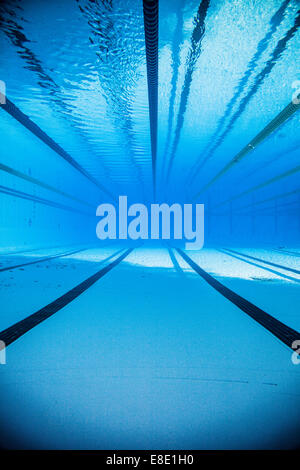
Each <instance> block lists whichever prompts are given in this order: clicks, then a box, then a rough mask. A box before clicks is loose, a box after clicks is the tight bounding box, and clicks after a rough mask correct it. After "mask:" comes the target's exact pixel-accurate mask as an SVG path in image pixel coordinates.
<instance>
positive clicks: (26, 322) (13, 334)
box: [0, 248, 133, 346]
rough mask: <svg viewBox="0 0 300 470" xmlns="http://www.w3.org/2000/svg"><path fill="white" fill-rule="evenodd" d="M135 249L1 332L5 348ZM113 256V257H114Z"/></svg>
mask: <svg viewBox="0 0 300 470" xmlns="http://www.w3.org/2000/svg"><path fill="white" fill-rule="evenodd" d="M132 250H133V248H130V249H128V250H126V251H125V253H123V254H122V255H120V256H119V257H118V258H117V259H116V260H114V261H113V262H112V263H110V264H109V265H107V266H105V267H104V268H102V269H100V270H99V271H98V272H96V273H95V274H93V275H92V276H90V277H88V278H87V279H86V280H85V281H83V282H81V283H80V284H78V285H77V286H76V287H73V289H71V290H69V291H68V292H66V293H65V294H63V295H62V296H60V297H58V298H57V299H56V300H54V301H53V302H51V303H50V304H48V305H46V306H45V307H43V308H41V309H40V310H38V311H37V312H35V313H33V314H32V315H29V316H28V317H26V318H24V319H23V320H21V321H19V322H17V323H15V324H14V325H12V326H10V327H9V328H6V329H5V330H3V331H1V332H0V341H4V343H5V346H8V345H9V344H11V343H13V342H14V341H16V340H17V339H18V338H20V336H23V335H24V334H25V333H27V331H29V330H32V328H34V327H35V326H37V325H38V324H39V323H41V322H43V321H45V320H47V318H49V317H51V316H52V315H54V314H55V313H56V312H58V311H59V310H61V309H62V308H63V307H65V306H66V305H68V304H69V303H70V302H72V301H73V300H74V299H76V298H77V297H79V296H80V295H81V294H82V293H83V292H85V291H86V290H87V289H88V288H89V287H91V286H92V285H93V284H95V282H97V281H98V280H99V279H100V278H101V277H103V276H104V275H105V274H107V273H108V272H109V271H110V270H111V269H113V268H114V267H115V266H117V265H118V264H119V263H121V261H123V259H124V258H126V256H128V255H129V253H131V251H132ZM119 252H120V250H119V251H117V253H119ZM117 253H114V255H112V256H116V254H117ZM112 256H111V257H112Z"/></svg>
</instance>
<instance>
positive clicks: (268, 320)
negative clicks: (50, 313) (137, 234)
mask: <svg viewBox="0 0 300 470" xmlns="http://www.w3.org/2000/svg"><path fill="white" fill-rule="evenodd" d="M176 250H177V252H178V253H179V254H180V255H181V256H182V258H183V259H184V260H185V261H186V262H187V263H188V264H189V265H190V266H191V268H193V270H194V271H196V273H197V274H199V275H200V276H201V277H202V278H203V279H204V280H205V281H206V282H207V283H208V284H209V285H210V286H211V287H213V288H214V289H215V290H216V291H218V292H219V293H220V294H222V295H223V297H225V298H226V299H228V300H230V302H232V303H233V304H234V305H236V306H237V307H238V308H240V309H241V310H242V311H243V312H245V313H246V314H247V315H249V316H250V317H251V318H253V320H255V321H256V322H257V323H259V324H260V325H262V326H263V327H264V328H266V329H267V330H268V331H269V332H270V333H272V334H273V335H274V336H276V338H278V339H279V340H280V341H282V342H283V343H284V344H285V345H286V346H288V347H289V348H291V349H292V350H293V351H294V349H293V348H292V344H293V342H294V341H295V340H300V333H299V332H298V331H296V330H293V328H290V327H289V326H287V325H285V324H284V323H282V322H281V321H279V320H276V318H274V317H272V315H270V314H269V313H267V312H265V311H264V310H262V309H260V308H259V307H257V306H256V305H254V304H252V303H251V302H249V301H248V300H246V299H244V298H243V297H241V296H240V295H238V294H236V293H235V292H234V291H232V290H231V289H229V288H228V287H225V286H224V285H223V284H221V282H219V281H217V280H216V279H215V278H214V277H212V276H211V275H210V274H208V273H207V272H206V271H204V269H202V268H200V266H199V265H198V264H196V263H195V262H194V261H193V260H192V259H191V258H190V257H189V256H188V255H187V254H186V253H184V251H182V250H181V249H180V248H176ZM0 337H1V335H0Z"/></svg>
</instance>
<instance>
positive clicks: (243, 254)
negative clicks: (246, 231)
mask: <svg viewBox="0 0 300 470" xmlns="http://www.w3.org/2000/svg"><path fill="white" fill-rule="evenodd" d="M223 250H225V251H229V252H230V253H235V254H236V255H240V256H244V257H245V258H249V259H254V260H255V261H260V262H261V263H265V264H268V265H269V266H274V267H275V268H280V269H284V270H285V271H290V272H291V273H295V274H300V271H299V270H298V269H294V268H289V267H287V266H282V264H276V263H272V262H271V261H267V260H265V259H261V258H256V257H255V256H250V255H245V253H241V252H240V251H236V250H230V249H229V248H223Z"/></svg>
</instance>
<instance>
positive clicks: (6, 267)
mask: <svg viewBox="0 0 300 470" xmlns="http://www.w3.org/2000/svg"><path fill="white" fill-rule="evenodd" d="M89 249H90V248H80V250H73V251H67V252H64V253H60V254H58V255H53V256H46V257H45V258H39V259H35V260H34V261H29V262H28V263H22V264H15V265H14V266H5V267H4V268H0V273H2V272H4V271H10V270H11V269H17V268H23V267H24V266H29V265H30V264H37V263H44V262H45V261H51V260H52V259H56V258H63V257H64V256H70V255H74V254H75V253H80V252H81V251H86V250H89Z"/></svg>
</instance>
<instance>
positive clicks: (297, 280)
mask: <svg viewBox="0 0 300 470" xmlns="http://www.w3.org/2000/svg"><path fill="white" fill-rule="evenodd" d="M217 251H219V252H220V253H223V254H224V255H226V256H231V258H235V259H238V260H239V261H243V263H247V264H250V265H251V266H255V267H256V268H259V269H262V270H263V271H267V272H269V273H273V274H276V276H279V277H282V278H283V279H288V280H289V281H294V282H300V280H299V279H296V278H295V277H292V276H288V275H287V274H283V273H281V272H279V271H275V269H271V268H267V266H262V265H261V264H257V263H254V262H253V261H249V260H247V259H245V258H242V257H241V256H238V255H234V254H233V253H229V252H228V251H225V250H222V249H221V248H220V249H218V250H217Z"/></svg>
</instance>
